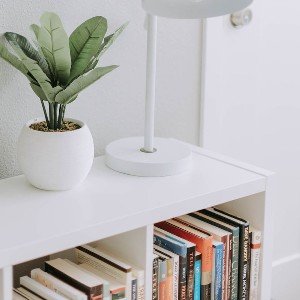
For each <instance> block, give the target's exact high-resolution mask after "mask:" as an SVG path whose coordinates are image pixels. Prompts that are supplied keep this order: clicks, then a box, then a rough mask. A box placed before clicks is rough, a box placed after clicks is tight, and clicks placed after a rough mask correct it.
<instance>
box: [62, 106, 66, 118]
mask: <svg viewBox="0 0 300 300" xmlns="http://www.w3.org/2000/svg"><path fill="white" fill-rule="evenodd" d="M66 107H67V106H66V105H65V104H63V112H62V121H64V119H65V112H66Z"/></svg>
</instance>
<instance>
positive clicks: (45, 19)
mask: <svg viewBox="0 0 300 300" xmlns="http://www.w3.org/2000/svg"><path fill="white" fill-rule="evenodd" d="M41 25H42V26H41V28H40V30H39V35H38V42H39V44H40V46H41V49H42V51H43V53H44V55H45V57H46V60H47V61H48V64H49V65H50V66H51V67H50V68H51V71H52V72H53V73H54V75H55V77H56V78H57V80H58V81H59V82H60V83H61V84H66V83H67V82H68V79H69V76H70V69H71V57H70V48H69V38H68V35H67V33H66V32H65V30H64V28H63V25H62V23H61V20H60V18H59V17H58V16H57V15H56V14H54V13H49V12H47V13H44V14H43V15H42V17H41Z"/></svg>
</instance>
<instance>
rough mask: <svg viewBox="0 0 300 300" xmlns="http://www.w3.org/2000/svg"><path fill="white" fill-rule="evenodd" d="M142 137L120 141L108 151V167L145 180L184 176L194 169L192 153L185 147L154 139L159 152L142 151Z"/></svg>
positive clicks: (106, 150) (109, 147)
mask: <svg viewBox="0 0 300 300" xmlns="http://www.w3.org/2000/svg"><path fill="white" fill-rule="evenodd" d="M143 143H144V138H143V137H131V138H125V139H121V140H117V141H114V142H112V143H111V144H109V145H108V146H107V147H106V149H105V163H106V165H107V166H108V167H109V168H111V169H113V170H115V171H118V172H121V173H125V174H129V175H134V176H143V177H162V176H171V175H176V174H180V173H183V172H185V171H187V170H189V168H190V166H191V160H192V159H191V157H192V154H191V150H190V148H189V147H188V146H186V145H184V144H183V143H181V142H179V141H176V140H172V139H164V138H155V139H154V145H155V149H156V151H155V152H153V153H146V152H143V151H142V149H141V148H142V145H143Z"/></svg>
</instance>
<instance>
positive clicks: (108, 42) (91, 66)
mask: <svg viewBox="0 0 300 300" xmlns="http://www.w3.org/2000/svg"><path fill="white" fill-rule="evenodd" d="M128 24H129V22H127V23H125V24H123V25H122V26H121V27H120V28H119V29H117V30H116V31H115V32H114V33H113V34H111V35H109V36H107V37H105V39H104V40H103V43H102V45H101V46H100V48H99V50H98V52H97V54H96V55H95V57H94V59H92V61H91V62H90V64H89V65H88V67H87V68H86V70H85V72H89V71H91V70H93V69H94V68H95V67H96V66H97V64H98V62H99V59H100V57H101V56H102V55H103V54H104V53H105V52H106V50H107V49H108V48H109V47H110V46H111V45H112V44H113V43H114V42H115V40H116V39H117V38H118V37H119V36H120V34H121V33H122V32H123V31H124V29H125V28H126V27H127V26H128Z"/></svg>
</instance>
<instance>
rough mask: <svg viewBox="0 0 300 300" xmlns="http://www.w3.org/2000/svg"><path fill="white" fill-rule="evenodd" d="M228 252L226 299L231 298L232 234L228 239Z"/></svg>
mask: <svg viewBox="0 0 300 300" xmlns="http://www.w3.org/2000/svg"><path fill="white" fill-rule="evenodd" d="M228 245H229V249H228V250H229V252H228V282H227V299H228V300H231V286H232V253H233V248H232V247H233V239H232V234H230V235H229V239H228Z"/></svg>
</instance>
